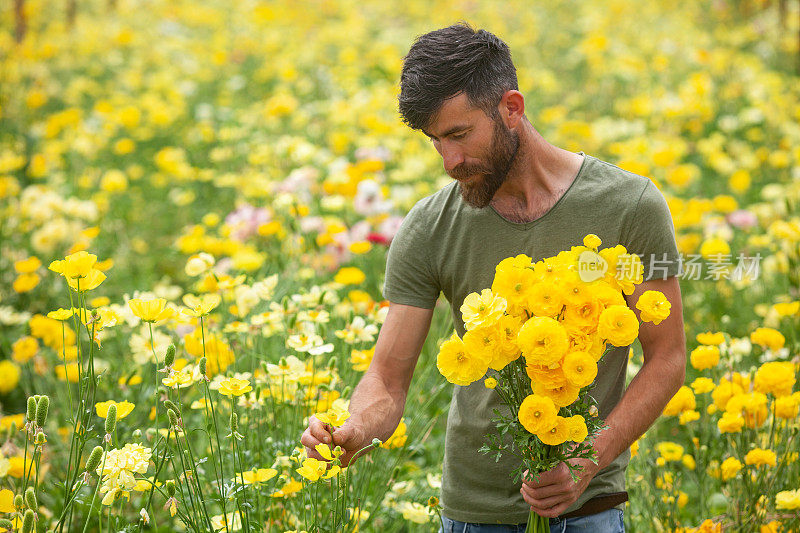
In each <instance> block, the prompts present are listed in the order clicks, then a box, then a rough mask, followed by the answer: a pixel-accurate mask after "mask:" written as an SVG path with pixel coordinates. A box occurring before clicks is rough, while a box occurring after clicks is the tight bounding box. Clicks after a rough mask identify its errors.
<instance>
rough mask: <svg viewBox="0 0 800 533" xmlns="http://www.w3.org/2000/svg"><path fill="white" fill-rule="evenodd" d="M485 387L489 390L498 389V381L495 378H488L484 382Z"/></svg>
mask: <svg viewBox="0 0 800 533" xmlns="http://www.w3.org/2000/svg"><path fill="white" fill-rule="evenodd" d="M483 386H484V387H486V388H487V389H493V388H495V387H497V380H496V379H494V378H486V379H484V380H483Z"/></svg>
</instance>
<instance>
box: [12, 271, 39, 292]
mask: <svg viewBox="0 0 800 533" xmlns="http://www.w3.org/2000/svg"><path fill="white" fill-rule="evenodd" d="M39 280H40V278H39V274H36V273H35V272H34V273H33V274H20V275H19V276H17V279H15V280H14V283H12V285H11V288H12V289H14V292H17V293H20V294H22V293H24V292H29V291H32V290H33V289H34V288H35V287H36V286H37V285H38V284H39Z"/></svg>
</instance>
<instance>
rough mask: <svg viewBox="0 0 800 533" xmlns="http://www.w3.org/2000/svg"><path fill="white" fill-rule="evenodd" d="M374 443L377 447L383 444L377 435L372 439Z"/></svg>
mask: <svg viewBox="0 0 800 533" xmlns="http://www.w3.org/2000/svg"><path fill="white" fill-rule="evenodd" d="M372 445H373V446H375V447H376V448H377V447H378V446H380V445H381V439H379V438H377V437H375V438H374V439H372Z"/></svg>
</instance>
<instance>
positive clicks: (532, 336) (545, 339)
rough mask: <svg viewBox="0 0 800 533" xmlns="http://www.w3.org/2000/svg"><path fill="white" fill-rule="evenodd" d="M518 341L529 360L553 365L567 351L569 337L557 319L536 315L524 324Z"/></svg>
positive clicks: (523, 353)
mask: <svg viewBox="0 0 800 533" xmlns="http://www.w3.org/2000/svg"><path fill="white" fill-rule="evenodd" d="M517 343H518V345H519V347H520V349H521V350H522V355H524V356H525V359H526V360H527V361H528V362H531V363H535V364H541V365H552V364H554V363H557V362H558V361H560V360H561V358H562V357H564V355H565V354H566V353H567V349H568V348H569V337H568V336H567V331H566V330H565V329H564V326H562V325H561V324H560V323H559V322H557V321H556V320H554V319H552V318H549V317H538V316H535V317H533V318H530V319H529V320H527V321H526V322H525V324H523V325H522V327H521V328H520V330H519V334H518V335H517Z"/></svg>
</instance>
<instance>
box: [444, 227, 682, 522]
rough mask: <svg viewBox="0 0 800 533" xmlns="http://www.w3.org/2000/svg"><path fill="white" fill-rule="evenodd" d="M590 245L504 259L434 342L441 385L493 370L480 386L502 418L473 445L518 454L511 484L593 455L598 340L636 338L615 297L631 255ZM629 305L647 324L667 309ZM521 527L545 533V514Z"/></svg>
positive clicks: (654, 295)
mask: <svg viewBox="0 0 800 533" xmlns="http://www.w3.org/2000/svg"><path fill="white" fill-rule="evenodd" d="M600 244H601V241H600V239H599V238H598V237H597V236H596V235H592V234H590V235H587V236H586V237H585V238H584V239H583V246H573V247H572V248H571V249H570V250H569V251H562V252H560V253H559V254H558V255H556V256H554V257H548V258H545V259H543V260H541V261H538V262H536V263H533V261H532V259H531V258H530V257H528V256H526V255H524V254H521V255H518V256H516V257H509V258H506V259H504V260H503V261H501V262H500V264H498V265H497V267H496V269H495V277H494V281H493V283H492V287H491V289H483V290H482V291H481V293H480V294H478V293H472V294H469V295H468V296H467V297H466V298H465V299H464V303H463V305H462V306H461V313H462V317H463V320H464V325H465V328H466V333H465V334H464V337H463V339H462V338H459V337H458V335H457V334H455V333H454V334H453V335H452V337H451V338H450V339H449V340H447V341H445V342H444V343H443V344H442V345H441V347H440V349H439V354H438V357H437V367H438V368H439V371H440V372H441V373H442V375H444V377H445V378H447V380H448V381H450V382H451V383H455V384H457V385H469V384H470V383H472V382H474V381H477V380H479V379H481V378H483V377H484V376H485V375H486V373H487V371H488V370H489V369H491V370H492V371H494V372H492V375H491V376H490V377H488V378H487V379H486V380H485V384H486V386H487V387H489V388H493V389H494V390H495V391H496V392H497V393H498V394H499V396H500V399H501V402H502V404H503V405H505V406H508V408H509V412H510V413H511V416H504V415H503V414H501V413H500V411H499V410H497V409H495V415H497V416H496V418H494V419H493V421H494V422H495V423H496V427H497V432H496V433H494V434H490V435H487V438H488V444H486V445H485V446H483V447H482V448H481V449H480V451H481V452H483V453H490V452H496V457H497V459H499V458H500V456H501V454H502V453H503V452H505V451H508V452H510V453H513V454H515V455H518V456H519V457H520V458H521V464H520V466H519V467H518V468H517V469H516V470H514V471H513V472H512V473H511V475H512V476H513V479H514V481H517V480H518V479H520V478H521V477H522V475H523V473H524V472H525V470H528V472H529V475H530V476H532V477H533V479H534V480H536V479H538V474H539V473H541V472H545V471H547V470H550V469H551V468H553V467H555V466H557V465H558V463H559V462H562V461H563V462H565V463H566V465H567V466H568V467H569V469H570V473H571V474H572V476H573V479H576V477H577V471H578V470H579V469H580V466H577V465H573V464H572V463H570V462H569V461H568V459H574V458H589V459H591V460H593V461H595V462H596V457H595V452H594V449H593V447H592V442H593V440H594V437H596V436H597V434H598V433H599V432H600V431H601V430H602V429H603V421H602V420H600V419H599V417H598V416H597V414H598V410H597V402H596V401H595V400H594V399H593V398H592V396H591V395H590V394H589V391H590V389H591V385H592V383H593V382H594V379H595V377H596V376H597V363H598V362H599V361H600V359H601V358H602V357H603V355H604V354H605V353H606V346H607V344H611V345H613V346H627V345H629V344H631V343H632V342H633V341H634V340H635V339H636V338H637V337H638V334H639V320H638V319H637V317H636V314H635V313H634V312H633V310H631V309H630V308H629V307H628V305H627V303H626V301H625V298H624V296H623V294H626V295H630V294H632V293H633V290H634V288H635V286H636V285H637V284H639V283H641V282H642V279H643V277H642V274H643V267H642V264H641V261H640V259H639V257H638V256H637V255H635V254H629V253H628V252H627V250H626V249H625V247H624V246H621V245H617V246H614V247H609V248H604V249H603V250H600V251H599V252H598V246H600ZM636 307H637V309H640V311H641V319H642V320H643V321H649V322H653V323H654V324H658V323H659V322H661V321H662V320H664V319H665V318H667V317H668V316H669V312H670V303H669V301H668V300H667V299H666V297H665V296H664V294H662V293H660V292H658V291H645V292H644V293H643V294H642V295H641V296H640V298H639V300H638V302H637V304H636ZM520 356H522V357H520ZM506 434H510V435H511V437H512V439H511V442H510V443H506V442H504V441H503V437H504V436H505V435H506ZM527 531H533V532H549V531H550V527H549V525H548V520H547V518H545V517H542V516H539V515H537V514H536V513H534V512H533V511H532V510H531V514H530V517H529V519H528V526H527Z"/></svg>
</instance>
